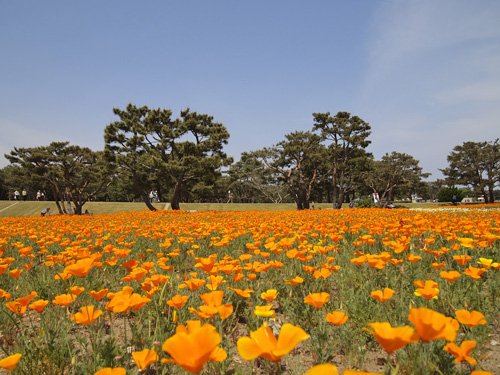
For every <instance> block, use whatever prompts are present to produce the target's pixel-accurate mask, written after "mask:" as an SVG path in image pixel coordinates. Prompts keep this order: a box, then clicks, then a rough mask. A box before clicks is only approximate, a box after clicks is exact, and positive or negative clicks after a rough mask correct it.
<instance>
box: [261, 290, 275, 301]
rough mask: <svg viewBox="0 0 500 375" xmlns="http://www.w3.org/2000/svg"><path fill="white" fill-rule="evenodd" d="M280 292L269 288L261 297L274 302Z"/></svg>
mask: <svg viewBox="0 0 500 375" xmlns="http://www.w3.org/2000/svg"><path fill="white" fill-rule="evenodd" d="M278 294H279V293H278V291H277V290H276V289H269V290H267V291H266V292H263V293H261V295H260V298H262V299H265V300H266V301H267V302H273V301H274V300H275V299H276V297H277V296H278Z"/></svg>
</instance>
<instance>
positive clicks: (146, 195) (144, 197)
mask: <svg viewBox="0 0 500 375" xmlns="http://www.w3.org/2000/svg"><path fill="white" fill-rule="evenodd" d="M141 197H142V200H143V201H144V203H146V206H147V207H148V208H149V209H150V210H151V211H156V208H155V207H154V206H153V205H152V204H151V202H150V201H149V194H148V193H146V192H145V191H141Z"/></svg>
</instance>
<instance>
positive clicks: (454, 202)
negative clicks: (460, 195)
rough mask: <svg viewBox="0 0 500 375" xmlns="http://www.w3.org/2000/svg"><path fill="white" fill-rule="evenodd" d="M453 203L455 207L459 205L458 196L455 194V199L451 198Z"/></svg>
mask: <svg viewBox="0 0 500 375" xmlns="http://www.w3.org/2000/svg"><path fill="white" fill-rule="evenodd" d="M451 202H452V203H453V205H455V206H456V205H457V196H456V195H455V194H453V198H451Z"/></svg>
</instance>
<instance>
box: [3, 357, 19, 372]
mask: <svg viewBox="0 0 500 375" xmlns="http://www.w3.org/2000/svg"><path fill="white" fill-rule="evenodd" d="M21 357H22V355H21V354H19V353H16V354H13V355H10V356H8V357H5V358H3V359H0V368H3V369H4V370H8V371H12V370H14V369H15V368H16V366H17V364H18V363H19V360H20V359H21Z"/></svg>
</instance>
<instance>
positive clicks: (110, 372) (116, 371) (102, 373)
mask: <svg viewBox="0 0 500 375" xmlns="http://www.w3.org/2000/svg"><path fill="white" fill-rule="evenodd" d="M126 373H127V370H125V369H124V368H123V367H115V368H111V367H106V368H103V369H101V370H99V371H97V372H96V373H95V374H94V375H125V374H126Z"/></svg>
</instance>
